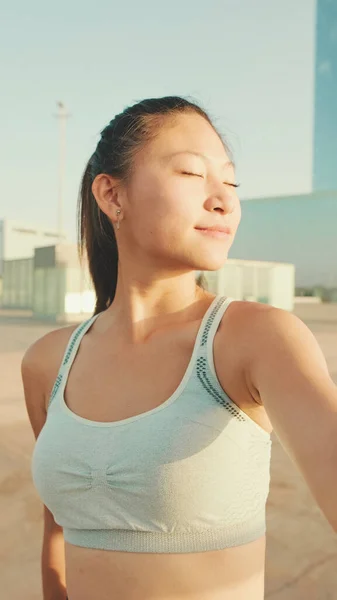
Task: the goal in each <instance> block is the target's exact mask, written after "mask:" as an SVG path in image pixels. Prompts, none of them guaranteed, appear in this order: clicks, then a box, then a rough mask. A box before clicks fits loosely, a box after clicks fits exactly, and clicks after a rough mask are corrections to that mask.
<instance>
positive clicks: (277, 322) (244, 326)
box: [231, 302, 328, 403]
mask: <svg viewBox="0 0 337 600" xmlns="http://www.w3.org/2000/svg"><path fill="white" fill-rule="evenodd" d="M233 304H234V305H235V304H237V305H238V306H237V307H235V308H234V310H233V313H232V316H233V318H232V319H231V321H232V322H234V321H236V327H237V334H238V336H239V339H241V340H242V343H244V347H245V349H246V358H247V360H246V377H247V382H248V385H249V389H250V392H251V393H252V395H253V397H254V399H255V400H256V401H258V402H259V403H261V402H262V401H261V394H260V391H259V390H258V388H259V386H258V383H257V382H258V378H259V377H258V374H260V373H261V372H264V371H265V370H266V369H269V370H270V371H271V369H272V368H273V367H274V366H275V368H278V369H279V370H282V369H283V371H284V372H288V373H289V367H290V364H291V365H293V366H294V365H295V364H296V367H297V369H298V370H301V369H304V363H305V360H306V359H305V357H309V356H310V358H311V361H313V360H314V361H315V363H316V365H317V367H318V368H319V369H321V370H322V372H324V373H325V374H328V367H327V363H326V360H325V357H324V355H323V352H322V350H321V348H320V346H319V344H318V342H317V340H316V338H315V336H314V334H313V333H312V331H311V330H310V329H309V327H308V326H307V325H306V324H305V323H304V322H303V321H302V320H301V319H300V318H299V317H297V316H296V315H295V314H293V313H292V312H289V311H287V310H284V309H281V308H276V307H274V306H270V305H265V304H259V303H257V302H234V303H233ZM247 305H249V306H247ZM236 317H237V318H236Z"/></svg>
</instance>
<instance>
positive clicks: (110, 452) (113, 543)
mask: <svg viewBox="0 0 337 600" xmlns="http://www.w3.org/2000/svg"><path fill="white" fill-rule="evenodd" d="M232 301H233V298H225V297H223V296H216V298H214V300H213V302H212V304H211V305H210V307H209V308H208V310H207V312H206V314H205V315H204V318H203V320H202V322H201V325H200V328H199V331H198V335H197V338H196V341H195V345H194V349H193V354H192V356H191V359H190V362H189V365H188V367H187V370H186V372H185V375H184V377H183V379H182V381H181V382H180V384H179V386H178V388H177V389H176V391H175V392H174V393H173V394H172V396H170V398H168V400H166V401H165V402H164V403H163V404H161V405H160V406H158V407H156V408H154V409H152V410H149V411H147V412H144V413H141V414H139V415H136V416H134V417H129V418H127V419H123V420H121V421H114V422H111V423H102V422H96V421H90V420H88V419H85V418H83V417H80V416H78V415H76V414H75V413H73V412H72V411H71V410H70V409H69V408H68V407H67V405H66V404H65V401H64V395H63V391H64V389H65V385H66V381H67V377H68V373H69V370H70V368H71V365H72V363H73V361H74V358H75V356H76V353H77V351H78V348H79V345H80V343H81V339H82V338H83V336H84V335H85V333H86V332H87V331H88V329H89V328H90V327H91V325H92V324H93V322H94V321H95V319H96V317H97V316H98V315H95V316H94V317H92V318H91V319H89V320H87V321H85V322H84V323H81V325H80V326H79V327H78V328H77V329H76V330H75V331H74V333H73V335H72V336H71V338H70V340H69V343H68V346H67V348H66V351H65V355H64V359H63V362H62V365H61V368H60V371H59V374H58V376H57V379H56V382H55V385H54V388H53V391H52V393H51V397H50V403H49V407H48V412H47V419H46V422H45V424H44V427H43V428H42V430H41V432H40V435H39V436H38V439H37V441H36V444H35V448H34V452H33V456H32V475H33V481H34V484H35V487H36V489H37V491H38V493H39V495H40V497H41V500H42V501H43V503H44V504H45V505H46V506H47V507H48V508H49V510H50V511H51V512H52V513H53V515H54V519H55V521H56V523H58V524H59V525H61V526H62V527H63V534H64V539H65V541H66V542H68V543H70V544H75V545H76V546H84V547H87V548H101V549H105V550H120V551H128V552H156V553H158V552H175V553H176V552H178V553H179V552H182V553H186V552H204V551H211V550H220V549H222V548H228V547H232V546H239V545H241V544H247V543H249V542H251V541H253V540H256V539H257V538H259V537H260V536H263V535H264V534H265V529H266V523H265V508H266V501H267V497H268V493H269V481H270V451H271V438H270V435H269V433H267V432H266V431H265V430H264V429H262V427H260V426H259V425H258V424H257V423H255V421H253V420H252V419H251V418H250V417H249V416H248V415H247V414H246V413H244V412H243V411H242V410H241V409H239V408H238V406H237V405H236V404H235V403H234V402H233V401H232V400H231V399H230V398H229V397H228V396H227V394H226V393H225V392H224V390H223V389H222V387H221V386H220V383H219V381H218V378H217V375H216V372H215V368H214V362H213V339H214V335H215V333H216V331H217V329H218V327H219V323H220V321H221V318H222V315H223V314H224V312H225V310H226V308H227V307H228V305H229V304H230V302H232ZM111 393H112V394H113V389H112V390H111Z"/></svg>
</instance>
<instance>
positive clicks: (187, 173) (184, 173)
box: [182, 171, 203, 177]
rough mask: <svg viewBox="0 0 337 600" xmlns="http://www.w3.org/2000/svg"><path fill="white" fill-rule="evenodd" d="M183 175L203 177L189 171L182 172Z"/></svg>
mask: <svg viewBox="0 0 337 600" xmlns="http://www.w3.org/2000/svg"><path fill="white" fill-rule="evenodd" d="M182 174H183V175H195V177H203V175H201V174H200V173H190V172H189V171H182Z"/></svg>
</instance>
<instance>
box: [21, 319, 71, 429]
mask: <svg viewBox="0 0 337 600" xmlns="http://www.w3.org/2000/svg"><path fill="white" fill-rule="evenodd" d="M76 327H78V325H70V326H66V327H61V328H58V329H55V330H53V331H50V332H49V333H47V334H45V335H44V336H42V337H41V338H39V339H38V340H36V341H35V342H34V343H33V344H31V345H30V346H29V347H28V349H27V350H26V352H25V354H24V355H23V358H22V361H21V377H22V383H23V388H24V395H25V402H26V407H27V412H28V416H29V418H30V421H31V425H32V427H33V431H34V433H35V435H36V433H38V432H39V430H40V429H41V422H42V421H43V422H44V420H45V417H46V408H47V404H48V399H49V396H50V393H51V391H52V388H53V385H54V382H55V379H56V377H57V373H58V370H59V368H60V365H61V362H62V358H63V355H64V352H65V349H66V347H67V344H68V342H69V339H70V337H71V335H72V333H73V332H74V330H75V329H76ZM42 424H43V423H42Z"/></svg>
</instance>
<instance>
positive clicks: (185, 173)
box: [181, 171, 240, 188]
mask: <svg viewBox="0 0 337 600" xmlns="http://www.w3.org/2000/svg"><path fill="white" fill-rule="evenodd" d="M181 172H182V174H183V175H194V176H195V177H202V178H203V177H204V176H203V175H201V174H200V173H192V172H190V171H181ZM223 184H224V185H230V186H231V187H234V188H238V187H240V184H239V183H229V181H223Z"/></svg>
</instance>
